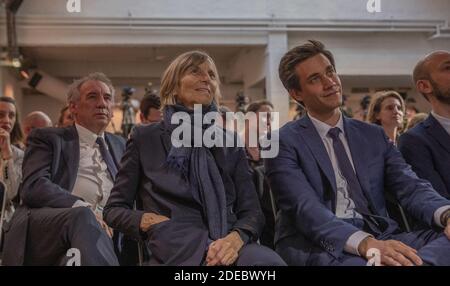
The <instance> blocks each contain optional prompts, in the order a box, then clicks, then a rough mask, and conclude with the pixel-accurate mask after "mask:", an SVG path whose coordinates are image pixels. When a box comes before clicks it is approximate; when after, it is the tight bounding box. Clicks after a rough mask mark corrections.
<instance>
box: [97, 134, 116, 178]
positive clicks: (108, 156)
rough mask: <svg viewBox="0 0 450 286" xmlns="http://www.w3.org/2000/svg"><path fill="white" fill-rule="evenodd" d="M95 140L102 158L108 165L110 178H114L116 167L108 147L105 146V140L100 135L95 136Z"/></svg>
mask: <svg viewBox="0 0 450 286" xmlns="http://www.w3.org/2000/svg"><path fill="white" fill-rule="evenodd" d="M95 142H96V143H97V144H98V146H99V147H100V153H101V154H102V157H103V160H104V161H105V163H106V166H107V167H108V171H109V174H110V175H111V177H112V179H113V180H114V179H115V178H116V174H117V167H116V164H114V160H113V158H112V156H111V153H109V151H108V148H107V147H106V142H105V140H104V139H103V138H102V137H100V136H99V137H97V140H95Z"/></svg>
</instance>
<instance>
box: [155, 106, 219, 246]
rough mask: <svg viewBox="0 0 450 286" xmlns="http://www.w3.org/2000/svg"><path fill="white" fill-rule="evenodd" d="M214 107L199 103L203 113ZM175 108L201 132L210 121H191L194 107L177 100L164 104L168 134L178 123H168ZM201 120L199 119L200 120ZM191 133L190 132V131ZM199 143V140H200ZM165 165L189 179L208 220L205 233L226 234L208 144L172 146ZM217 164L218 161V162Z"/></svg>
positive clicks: (216, 180)
mask: <svg viewBox="0 0 450 286" xmlns="http://www.w3.org/2000/svg"><path fill="white" fill-rule="evenodd" d="M214 111H217V107H216V105H215V103H212V104H211V105H209V106H206V107H205V106H203V108H202V119H203V116H204V115H205V114H206V113H208V112H214ZM176 112H186V113H187V114H189V116H190V118H191V127H192V130H193V128H201V129H202V133H201V134H202V136H203V133H204V131H205V129H207V128H208V127H210V126H211V125H210V124H209V125H207V124H202V123H200V124H201V125H200V124H198V122H196V124H197V126H195V125H194V110H191V109H188V108H186V107H185V106H183V105H181V104H176V105H168V106H166V107H165V108H164V111H163V114H164V122H163V123H164V126H165V129H166V131H168V133H169V134H172V131H173V130H174V129H175V128H177V127H178V126H179V125H176V124H172V123H171V118H172V115H173V114H174V113H176ZM202 122H203V120H202ZM191 134H194V132H192V133H191ZM193 142H194V138H193V136H192V138H191V146H194V143H193ZM202 145H203V144H202ZM166 163H167V166H168V167H169V168H171V169H173V170H176V171H178V172H179V173H180V175H181V176H183V178H184V179H186V180H187V182H188V183H189V186H190V189H191V191H192V195H193V196H194V199H195V200H196V201H197V202H199V203H200V204H201V205H202V207H203V214H204V215H205V217H206V219H207V221H208V229H209V237H210V238H211V239H212V240H217V239H219V238H222V237H224V236H225V235H226V234H227V212H226V211H227V208H226V196H225V188H224V185H223V181H222V177H221V175H220V172H219V169H218V168H217V163H216V161H215V159H214V157H213V155H212V154H211V151H210V149H209V148H206V147H204V146H202V147H184V146H182V147H174V146H172V148H171V149H170V151H169V154H168V156H167V161H166ZM218 163H219V164H220V163H221V162H218Z"/></svg>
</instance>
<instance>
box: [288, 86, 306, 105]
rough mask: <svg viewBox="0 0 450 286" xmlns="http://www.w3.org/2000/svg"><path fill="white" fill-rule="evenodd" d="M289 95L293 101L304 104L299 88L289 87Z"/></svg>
mask: <svg viewBox="0 0 450 286" xmlns="http://www.w3.org/2000/svg"><path fill="white" fill-rule="evenodd" d="M289 95H290V96H291V97H292V99H294V100H295V101H297V102H298V103H299V104H301V105H302V106H304V104H303V93H302V92H301V91H299V90H296V89H291V90H290V91H289Z"/></svg>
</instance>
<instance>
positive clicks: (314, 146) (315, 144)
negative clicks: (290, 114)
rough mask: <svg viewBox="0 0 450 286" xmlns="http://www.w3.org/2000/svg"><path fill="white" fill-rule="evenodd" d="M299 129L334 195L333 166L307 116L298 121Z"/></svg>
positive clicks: (334, 179) (334, 178)
mask: <svg viewBox="0 0 450 286" xmlns="http://www.w3.org/2000/svg"><path fill="white" fill-rule="evenodd" d="M299 124H300V127H301V128H302V129H301V132H300V134H301V136H302V137H303V139H304V140H305V143H306V145H308V148H309V149H310V150H311V152H312V154H313V156H314V158H315V159H316V161H317V163H318V165H319V167H320V168H321V169H322V171H323V172H324V174H325V176H326V177H327V179H328V181H329V182H330V184H331V186H332V188H333V194H336V189H337V187H336V177H335V176H334V170H333V166H332V165H331V161H330V157H329V156H328V153H327V150H326V149H325V145H324V144H323V142H322V138H320V135H319V133H318V132H317V130H316V128H315V127H314V125H313V123H312V122H311V119H310V118H309V117H308V116H304V117H303V118H301V119H300V120H299Z"/></svg>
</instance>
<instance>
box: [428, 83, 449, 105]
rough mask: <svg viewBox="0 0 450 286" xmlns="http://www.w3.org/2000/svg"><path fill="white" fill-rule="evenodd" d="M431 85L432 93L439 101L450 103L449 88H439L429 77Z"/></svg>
mask: <svg viewBox="0 0 450 286" xmlns="http://www.w3.org/2000/svg"><path fill="white" fill-rule="evenodd" d="M430 83H431V86H432V87H433V95H434V96H435V97H436V99H437V100H439V102H441V103H444V104H447V105H450V88H449V89H447V90H444V89H443V88H440V87H439V85H438V84H437V83H436V82H435V81H433V80H432V79H430Z"/></svg>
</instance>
